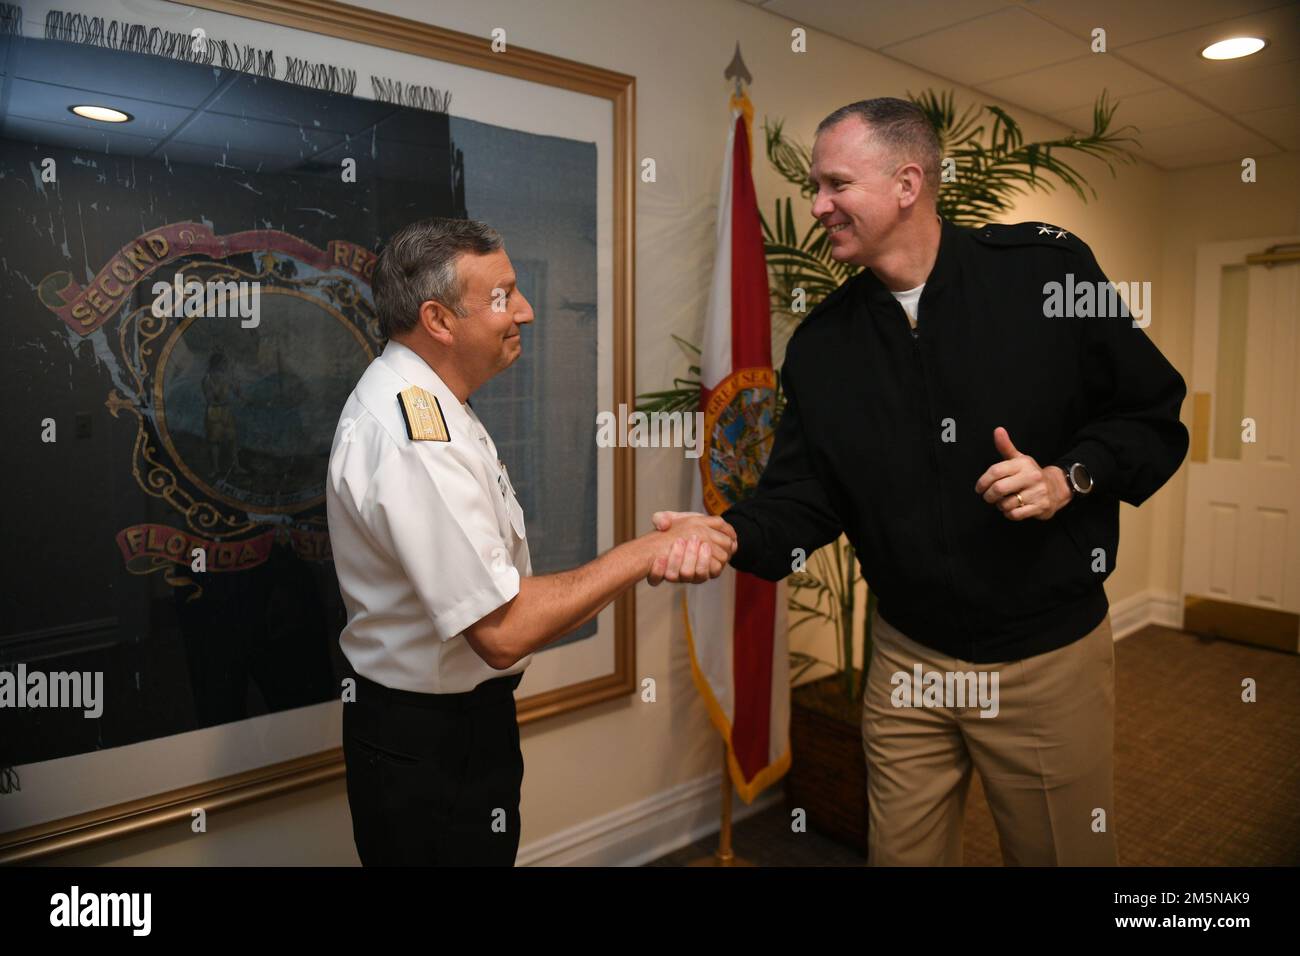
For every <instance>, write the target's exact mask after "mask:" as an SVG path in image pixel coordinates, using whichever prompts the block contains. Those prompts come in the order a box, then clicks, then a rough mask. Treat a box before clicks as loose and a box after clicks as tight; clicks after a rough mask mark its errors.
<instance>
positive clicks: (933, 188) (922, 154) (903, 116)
mask: <svg viewBox="0 0 1300 956" xmlns="http://www.w3.org/2000/svg"><path fill="white" fill-rule="evenodd" d="M850 116H856V117H858V118H859V119H860V120H862V122H864V123H866V124H867V128H868V129H869V130H870V132H871V136H872V138H873V139H874V140H875V141H876V142H877V143H879V144H881V145H882V146H883V147H884V148H885V149H886V150H888V151H889V153H890V155H892V156H894V157H895V158H897V159H900V160H903V161H905V162H914V163H916V164H917V165H918V166H920V167H921V170H922V172H923V173H924V174H925V185H926V187H927V188H928V189H929V190H930V195H931V196H932V197H935V196H938V195H939V162H940V159H941V157H940V153H941V151H942V150H941V147H940V146H939V135H938V134H937V133H936V132H935V130H934V126H933V125H932V124H931V123H930V120H929V118H928V117H927V116H926V115H925V113H924V112H923V111H922V110H921V108H920V107H919V106H917V105H916V104H915V103H909V102H908V101H907V100H900V99H896V98H894V97H892V96H880V97H877V98H876V99H873V100H859V101H858V102H856V103H850V104H849V105H848V106H841V107H840V108H839V109H837V110H836V111H835V112H834V113H832V114H831V115H830V116H828V117H826V118H825V119H824V120H822V121H821V122H820V123H818V124H817V133H818V134H820V133H821V132H822V131H823V130H826V129H829V128H830V127H832V126H835V125H836V124H838V123H840V122H842V121H844V120H846V119H848V118H849V117H850Z"/></svg>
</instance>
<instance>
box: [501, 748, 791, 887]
mask: <svg viewBox="0 0 1300 956" xmlns="http://www.w3.org/2000/svg"><path fill="white" fill-rule="evenodd" d="M721 789H722V773H721V771H715V772H714V773H711V774H706V775H705V776H703V777H698V778H696V779H695V780H689V781H687V782H686V783H683V784H678V785H677V786H675V787H671V788H670V789H668V790H663V791H660V792H659V793H656V794H652V795H651V796H649V797H646V798H645V799H644V800H639V801H637V802H636V803H633V804H629V805H628V806H625V807H620V808H619V809H617V810H615V811H613V812H611V813H606V814H604V815H603V816H599V817H595V818H593V819H591V820H584V821H583V822H582V823H579V824H577V825H575V826H572V827H569V828H568V829H567V830H561V831H560V832H559V833H552V834H551V835H550V836H547V837H543V838H542V839H540V840H534V841H532V842H531V843H526V844H524V845H523V846H521V847H520V848H519V854H518V856H517V857H516V865H517V866H641V865H642V864H645V863H649V862H650V861H651V860H657V859H658V858H659V857H661V856H664V855H665V854H668V853H672V852H673V851H674V850H680V849H681V848H682V847H684V846H686V845H687V844H690V843H694V842H695V841H696V840H700V839H703V838H704V837H706V836H708V835H709V834H710V833H716V832H718V826H719V817H720V814H721V807H720V806H719V802H718V801H719V791H720V790H721ZM781 799H782V790H781V786H780V785H779V784H777V785H773V786H772V787H769V788H768V789H767V790H766V791H765V792H764V793H763V794H762V796H760V797H759V798H758V799H757V800H755V801H754V802H753V803H752V804H749V805H748V806H747V805H745V804H744V803H743V802H741V801H740V800H736V801H735V805H734V807H733V810H732V820H733V821H740V820H743V819H745V818H746V817H749V816H752V815H753V814H755V813H760V812H762V811H763V810H766V809H767V808H768V807H770V806H772V805H773V804H776V803H778V802H779V801H780V800H781Z"/></svg>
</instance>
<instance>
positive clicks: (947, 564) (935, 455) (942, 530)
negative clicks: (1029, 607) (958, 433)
mask: <svg viewBox="0 0 1300 956" xmlns="http://www.w3.org/2000/svg"><path fill="white" fill-rule="evenodd" d="M918 305H919V303H918ZM898 310H899V311H900V312H902V311H903V307H902V305H901V304H900V305H899V307H898ZM920 311H921V310H920V309H919V308H918V309H917V319H916V328H914V329H912V330H911V332H912V355H914V356H915V357H916V367H917V369H918V370H919V371H920V373H921V391H922V393H924V395H925V415H926V421H927V422H928V423H929V424H930V426H931V428H933V425H934V409H933V407H932V406H931V404H930V386H929V383H928V381H927V380H926V376H925V362H924V360H923V359H922V358H921V343H920V338H921V317H920ZM903 318H904V321H906V318H907V317H906V316H904V317H903ZM908 324H909V325H910V324H911V323H908ZM926 444H928V445H929V446H930V459H931V461H933V462H934V473H935V476H936V478H937V479H938V484H939V489H940V495H939V501H938V513H939V539H940V544H941V546H942V547H943V566H944V570H945V571H946V572H947V575H948V593H949V594H950V595H952V609H953V611H954V613H955V612H957V611H958V610H959V609H958V607H957V603H958V602H957V582H956V578H955V577H954V576H953V573H952V553H951V548H949V547H948V529H947V526H946V524H945V523H944V519H943V494H942V489H943V481H942V478H943V474H942V467H941V465H940V462H939V452H938V450H937V449H936V448H935V445H934V440H933V435H932V436H931V439H930V440H929V441H927V442H926ZM956 616H957V618H958V620H960V618H961V615H960V614H956ZM953 624H954V627H956V628H959V629H960V630H962V631H963V632H964V631H965V627H964V626H962V625H960V624H958V622H957V621H954V622H953ZM963 636H965V635H963ZM967 641H968V643H969V637H967ZM974 650H975V649H974V647H971V653H972V655H973V654H974Z"/></svg>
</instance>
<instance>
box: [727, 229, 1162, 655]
mask: <svg viewBox="0 0 1300 956" xmlns="http://www.w3.org/2000/svg"><path fill="white" fill-rule="evenodd" d="M1067 274H1072V275H1073V279H1072V284H1073V287H1074V288H1076V289H1077V288H1078V287H1079V283H1080V282H1083V281H1091V282H1101V283H1105V282H1106V277H1105V276H1104V275H1103V274H1102V271H1101V269H1100V267H1099V266H1098V265H1097V261H1096V259H1095V258H1094V257H1093V255H1092V252H1091V251H1090V250H1089V249H1088V247H1087V245H1086V244H1084V243H1083V242H1082V241H1080V240H1079V239H1077V238H1075V237H1074V236H1072V235H1070V234H1069V233H1067V232H1066V231H1065V230H1061V229H1057V228H1056V227H1047V226H1045V225H1043V224H1039V223H1021V224H1019V225H1012V226H1003V225H990V226H986V227H984V228H982V229H979V230H970V229H963V228H960V227H957V226H954V225H952V224H951V223H948V222H944V223H943V229H942V237H941V239H940V245H939V254H938V257H937V260H936V262H935V265H934V269H933V270H932V271H931V273H930V276H929V278H928V279H927V280H926V284H925V290H924V292H922V294H921V300H920V304H919V308H918V327H917V332H916V334H915V335H914V334H913V333H912V330H911V329H910V328H909V325H908V322H907V317H906V315H905V314H904V312H903V309H902V307H901V306H900V305H899V304H898V302H897V301H896V300H895V299H894V298H893V296H891V295H890V293H889V290H888V289H886V288H885V286H884V285H883V284H882V283H881V282H880V280H879V279H877V278H876V277H875V275H873V274H872V273H871V271H870V270H867V269H864V270H862V272H860V273H859V274H858V275H856V276H854V277H853V278H852V279H850V280H848V281H847V282H845V283H844V284H843V285H842V286H840V287H839V288H838V289H837V290H835V292H833V293H831V294H830V295H829V296H827V298H826V299H825V300H824V301H823V302H821V303H820V304H819V305H818V306H817V307H816V308H815V309H814V310H813V311H812V312H811V313H810V314H809V315H808V317H807V319H805V320H804V322H803V323H802V324H801V325H800V326H799V328H798V329H797V330H796V332H795V334H794V336H793V337H792V338H791V339H790V343H789V346H788V347H787V350H786V359H785V364H784V366H783V368H782V378H781V381H782V385H783V387H784V389H785V393H786V397H787V405H786V408H785V412H784V414H783V415H782V417H781V420H780V422H779V424H778V425H777V428H776V436H775V441H774V444H773V447H772V451H771V455H770V457H769V459H768V463H767V468H766V470H765V471H764V472H763V476H762V478H761V480H760V481H759V484H758V488H757V490H756V491H755V493H754V495H753V496H752V497H750V498H749V499H748V500H746V501H744V502H742V503H740V504H739V505H737V506H735V507H733V508H731V509H730V510H729V511H727V512H725V513H724V514H723V518H725V519H726V520H727V521H728V522H730V523H731V524H732V525H733V526H734V527H735V529H736V532H737V535H738V537H739V539H740V547H739V549H738V550H737V552H736V554H735V556H734V558H733V560H732V563H733V565H734V566H735V567H736V568H738V569H740V570H742V571H749V572H751V573H753V574H756V575H758V576H759V577H763V578H767V579H768V580H779V579H781V578H783V577H785V576H786V575H787V574H789V573H791V570H792V566H793V562H794V560H795V557H794V552H795V549H802V551H803V552H804V553H805V554H807V555H809V556H811V555H812V553H813V551H814V550H816V549H817V548H820V547H822V546H823V545H825V544H827V543H828V542H831V541H833V540H835V539H836V538H837V537H838V536H839V534H840V533H841V531H843V532H844V533H846V534H847V535H848V538H849V541H850V542H852V544H853V546H854V548H855V550H856V552H857V556H858V559H859V562H860V564H861V567H862V573H863V576H864V577H865V578H866V580H867V583H868V585H869V586H870V587H871V588H872V590H874V591H875V593H876V594H877V596H878V597H879V599H880V605H879V613H880V615H881V616H882V617H883V618H885V619H886V620H888V621H889V623H890V624H892V625H893V626H894V627H896V628H898V629H899V630H901V631H902V632H903V633H904V634H906V635H907V636H909V637H910V638H912V639H913V640H915V641H917V642H919V643H921V644H924V645H926V646H928V647H932V648H935V649H937V650H939V651H942V652H943V653H946V654H948V655H950V656H953V657H956V658H959V659H962V660H966V661H971V662H974V663H994V662H998V661H1010V660H1019V659H1021V658H1024V657H1030V656H1032V655H1035V654H1041V653H1043V652H1045V651H1049V650H1053V649H1055V648H1058V647H1061V646H1063V645H1066V644H1069V643H1071V642H1072V641H1075V640H1077V639H1078V638H1080V637H1082V636H1083V635H1085V634H1087V633H1088V632H1089V631H1090V630H1092V629H1093V628H1094V627H1096V626H1097V625H1098V624H1099V623H1101V621H1102V619H1103V618H1104V617H1105V615H1106V612H1107V610H1108V604H1107V601H1106V594H1105V591H1104V590H1103V588H1102V582H1103V581H1104V580H1105V578H1106V577H1107V576H1108V575H1109V574H1110V572H1111V571H1113V570H1114V568H1115V563H1116V553H1117V548H1118V545H1119V502H1120V501H1126V502H1128V503H1129V504H1131V505H1139V504H1141V503H1142V502H1143V501H1145V500H1146V499H1147V498H1149V497H1150V496H1151V495H1152V494H1153V493H1154V492H1155V491H1156V489H1158V488H1159V487H1160V486H1161V485H1163V484H1164V483H1165V482H1166V481H1167V480H1168V479H1169V477H1170V476H1171V475H1172V474H1173V473H1174V472H1175V471H1176V470H1177V469H1178V466H1179V465H1180V464H1181V462H1182V460H1183V457H1184V456H1185V455H1186V453H1187V444H1188V439H1187V429H1186V428H1184V427H1183V425H1182V424H1181V423H1180V422H1179V420H1178V410H1179V407H1180V406H1181V404H1182V401H1183V398H1184V396H1185V395H1186V392H1187V388H1186V385H1185V383H1184V382H1183V379H1182V376H1180V375H1179V374H1178V372H1177V371H1176V370H1175V369H1174V368H1173V366H1172V365H1170V364H1169V362H1168V361H1167V360H1166V359H1165V357H1164V356H1163V355H1161V354H1160V351H1159V350H1158V349H1157V348H1156V347H1155V345H1153V344H1152V343H1151V340H1150V339H1148V338H1147V336H1146V334H1145V333H1144V332H1143V331H1142V329H1141V328H1136V327H1134V324H1133V322H1134V320H1133V319H1132V318H1130V317H1128V316H1126V315H1121V316H1112V317H1104V318H1103V317H1088V318H1083V317H1047V316H1046V315H1045V314H1044V312H1045V306H1044V303H1045V300H1046V299H1047V295H1046V293H1045V290H1044V286H1045V285H1046V284H1047V283H1050V282H1059V283H1061V284H1062V286H1063V287H1066V288H1069V287H1068V286H1066V283H1067V281H1070V280H1067ZM1126 278H1137V277H1126ZM1148 315H1149V313H1148ZM948 419H951V420H952V422H951V424H950V423H948V422H947V420H948ZM945 425H948V426H949V428H948V434H947V435H945ZM998 425H1002V426H1004V427H1005V428H1006V429H1007V431H1008V432H1009V433H1010V436H1011V440H1012V442H1013V443H1014V444H1015V446H1016V448H1017V449H1018V450H1019V451H1020V452H1022V453H1024V454H1027V455H1031V456H1033V457H1034V458H1035V459H1036V460H1037V461H1038V463H1039V465H1041V466H1042V467H1044V468H1045V467H1047V466H1048V465H1053V464H1055V465H1059V466H1061V467H1062V468H1064V469H1068V468H1069V466H1070V464H1072V463H1073V462H1075V461H1080V462H1083V464H1084V465H1085V466H1086V467H1087V469H1088V471H1089V472H1090V474H1091V475H1092V479H1093V483H1094V484H1093V491H1092V493H1091V494H1088V495H1080V494H1077V493H1076V494H1075V496H1074V498H1073V500H1072V501H1071V502H1070V503H1069V504H1067V505H1065V506H1064V507H1063V508H1062V509H1061V510H1060V511H1058V512H1057V513H1056V514H1055V515H1054V516H1053V517H1052V518H1050V519H1048V520H1046V521H1042V520H1039V519H1037V518H1027V519H1024V520H1021V521H1012V520H1010V519H1008V518H1006V517H1004V516H1003V514H1002V513H1001V512H1000V511H999V510H998V508H997V507H996V506H994V505H990V504H988V503H987V502H985V501H984V500H983V498H982V497H981V496H979V495H977V494H976V493H975V482H976V481H977V480H978V479H979V477H980V475H982V474H983V473H984V472H985V470H986V469H988V467H989V466H990V465H992V464H994V463H995V462H997V461H1000V460H1001V456H1000V455H999V454H998V452H997V450H996V449H995V448H994V445H993V429H994V428H995V427H997V426H998ZM954 432H955V436H954ZM945 437H955V439H956V440H955V441H951V440H949V441H945V440H944V439H945ZM1098 548H1099V549H1101V552H1102V553H1101V555H1100V559H1099V557H1098V556H1097V555H1096V553H1095V552H1094V549H1098ZM1094 569H1095V570H1094Z"/></svg>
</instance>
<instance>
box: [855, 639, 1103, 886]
mask: <svg viewBox="0 0 1300 956" xmlns="http://www.w3.org/2000/svg"><path fill="white" fill-rule="evenodd" d="M872 634H873V647H872V654H871V668H870V671H869V674H868V678H867V690H866V699H865V701H864V705H863V714H862V738H863V747H864V749H865V751H866V756H867V796H868V799H869V801H870V821H871V832H870V838H869V839H870V853H869V857H868V863H869V865H871V866H939V865H942V866H958V865H960V864H961V861H962V817H963V815H964V811H965V806H966V793H967V791H968V789H969V787H970V775H971V767H972V766H974V767H975V768H976V769H977V770H979V773H980V779H981V780H982V781H983V783H984V792H985V794H986V795H987V797H988V803H989V809H990V810H992V811H993V819H994V821H995V822H996V823H997V828H998V836H999V838H1000V840H1001V843H1002V859H1003V862H1004V863H1006V864H1007V865H1008V866H1015V865H1025V866H1114V865H1116V863H1117V859H1116V851H1115V821H1114V812H1113V807H1114V801H1113V798H1112V797H1113V791H1114V725H1115V652H1114V643H1113V642H1114V638H1113V636H1112V634H1111V627H1110V616H1109V615H1107V616H1106V618H1105V619H1104V620H1103V621H1102V622H1101V624H1099V625H1098V626H1097V627H1096V628H1094V629H1093V630H1092V631H1091V632H1090V633H1089V634H1087V635H1085V636H1084V637H1082V638H1080V639H1079V640H1077V641H1075V642H1074V643H1073V644H1068V645H1066V646H1065V647H1061V648H1058V649H1056V650H1054V651H1049V652H1048V653H1046V654H1039V655H1036V656H1034V657H1029V658H1026V659H1025V660H1021V661H1011V662H1008V663H1002V664H972V663H969V662H967V661H960V660H957V659H955V658H952V657H947V656H945V655H944V654H941V653H940V652H938V651H934V650H931V649H930V648H927V647H923V646H922V645H920V644H917V643H916V642H914V641H912V640H910V639H908V638H907V637H906V636H905V635H904V634H902V633H901V632H899V631H898V630H896V629H895V628H893V627H892V626H890V624H889V623H888V622H887V621H885V620H884V618H882V617H880V615H879V614H877V615H876V616H875V623H874V625H873V629H872ZM918 663H919V664H920V665H921V668H922V675H924V674H926V673H929V672H938V673H939V674H941V675H942V674H946V673H950V672H951V673H969V672H974V673H975V674H976V676H977V678H978V675H979V673H980V672H986V673H987V675H988V676H986V678H985V688H986V689H987V690H989V691H990V692H991V689H992V686H993V685H992V674H994V673H996V674H997V678H998V683H997V695H996V701H997V713H996V716H991V717H981V716H980V713H981V709H982V710H983V711H984V712H987V713H992V712H993V708H992V707H989V706H985V707H983V708H981V705H980V702H979V700H978V699H971V698H970V697H968V698H967V699H966V705H967V706H965V707H957V706H942V705H941V706H925V705H923V706H920V707H915V706H913V707H900V706H895V703H896V702H902V701H906V702H913V701H914V700H918V699H919V698H914V697H913V696H912V693H911V691H910V688H909V687H908V685H907V683H904V681H903V678H901V677H896V676H895V675H899V674H905V675H907V680H908V683H915V680H914V678H915V673H916V672H915V670H914V668H915V665H916V664H918ZM926 683H927V682H926V681H924V680H923V681H922V682H921V686H922V687H924V686H925V684H926ZM891 695H892V697H893V699H891ZM986 699H988V698H987V697H986ZM957 700H958V698H956V697H955V696H954V695H951V694H950V695H946V696H945V697H944V698H943V699H942V704H948V703H956V702H957ZM932 703H933V701H932Z"/></svg>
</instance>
